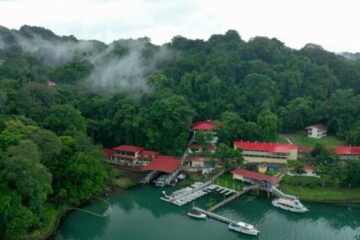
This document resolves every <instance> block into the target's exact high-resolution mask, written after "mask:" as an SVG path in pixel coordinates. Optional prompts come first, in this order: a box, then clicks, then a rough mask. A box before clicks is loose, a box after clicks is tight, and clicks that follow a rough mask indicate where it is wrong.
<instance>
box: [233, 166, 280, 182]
mask: <svg viewBox="0 0 360 240" xmlns="http://www.w3.org/2000/svg"><path fill="white" fill-rule="evenodd" d="M231 173H232V174H236V175H240V176H243V177H246V178H250V179H253V180H257V181H267V182H269V183H271V184H273V185H275V184H278V183H279V182H280V179H279V178H277V177H272V176H269V175H266V174H262V173H258V172H254V171H249V170H246V169H244V168H238V169H235V170H233V171H232V172H231Z"/></svg>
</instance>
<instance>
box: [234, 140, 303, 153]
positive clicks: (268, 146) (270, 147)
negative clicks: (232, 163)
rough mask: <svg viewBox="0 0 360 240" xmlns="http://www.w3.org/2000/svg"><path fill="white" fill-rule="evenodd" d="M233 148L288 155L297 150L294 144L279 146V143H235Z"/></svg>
mask: <svg viewBox="0 0 360 240" xmlns="http://www.w3.org/2000/svg"><path fill="white" fill-rule="evenodd" d="M234 146H235V147H236V148H241V149H244V150H254V151H266V152H272V153H289V152H290V151H291V150H292V149H297V148H298V147H299V146H298V145H296V144H280V143H262V142H243V141H235V142H234Z"/></svg>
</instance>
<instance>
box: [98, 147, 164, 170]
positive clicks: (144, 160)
mask: <svg viewBox="0 0 360 240" xmlns="http://www.w3.org/2000/svg"><path fill="white" fill-rule="evenodd" d="M103 152H104V154H105V156H106V157H107V158H108V160H110V162H111V163H115V164H117V165H125V166H132V167H136V166H143V165H146V164H148V163H149V162H151V161H152V160H153V159H155V158H156V157H157V156H158V155H159V154H160V153H159V152H156V151H151V150H144V149H143V148H141V147H138V146H133V145H120V146H117V147H114V148H111V149H110V148H104V149H103Z"/></svg>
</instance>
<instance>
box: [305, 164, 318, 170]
mask: <svg viewBox="0 0 360 240" xmlns="http://www.w3.org/2000/svg"><path fill="white" fill-rule="evenodd" d="M304 170H307V171H315V170H316V167H315V166H312V165H309V166H305V167H304Z"/></svg>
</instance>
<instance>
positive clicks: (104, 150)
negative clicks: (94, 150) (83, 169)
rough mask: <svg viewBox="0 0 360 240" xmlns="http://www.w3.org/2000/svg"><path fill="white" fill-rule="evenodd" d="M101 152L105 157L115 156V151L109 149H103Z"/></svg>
mask: <svg viewBox="0 0 360 240" xmlns="http://www.w3.org/2000/svg"><path fill="white" fill-rule="evenodd" d="M103 152H104V154H105V155H106V156H107V157H113V156H114V155H115V151H114V150H112V149H111V148H103Z"/></svg>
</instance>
